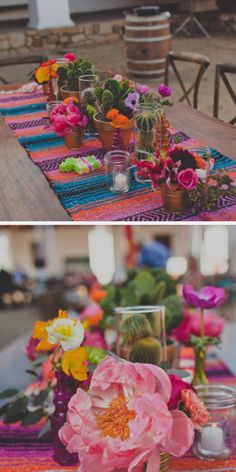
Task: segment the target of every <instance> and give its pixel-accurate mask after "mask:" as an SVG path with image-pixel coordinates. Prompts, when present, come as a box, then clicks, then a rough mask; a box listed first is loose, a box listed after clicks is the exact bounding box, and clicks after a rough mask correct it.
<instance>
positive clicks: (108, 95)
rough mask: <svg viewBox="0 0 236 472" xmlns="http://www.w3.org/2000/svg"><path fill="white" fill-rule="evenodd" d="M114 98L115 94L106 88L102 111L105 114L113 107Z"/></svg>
mask: <svg viewBox="0 0 236 472" xmlns="http://www.w3.org/2000/svg"><path fill="white" fill-rule="evenodd" d="M113 100H114V95H113V93H112V92H111V90H104V92H103V94H102V111H103V113H104V114H105V115H106V114H107V113H108V111H109V110H110V109H111V108H112V104H113Z"/></svg>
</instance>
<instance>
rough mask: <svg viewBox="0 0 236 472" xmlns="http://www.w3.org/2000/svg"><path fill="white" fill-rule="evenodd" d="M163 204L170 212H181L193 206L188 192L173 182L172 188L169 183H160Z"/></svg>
mask: <svg viewBox="0 0 236 472" xmlns="http://www.w3.org/2000/svg"><path fill="white" fill-rule="evenodd" d="M160 191H161V196H162V200H163V206H164V208H165V209H166V211H168V212H169V213H180V212H181V211H185V210H187V209H188V208H191V203H190V200H189V196H188V192H187V191H186V190H182V189H181V188H180V187H179V186H178V185H177V184H172V185H171V188H169V187H167V185H165V184H162V185H160Z"/></svg>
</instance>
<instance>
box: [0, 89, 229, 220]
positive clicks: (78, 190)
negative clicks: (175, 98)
mask: <svg viewBox="0 0 236 472" xmlns="http://www.w3.org/2000/svg"><path fill="white" fill-rule="evenodd" d="M0 115H2V116H3V117H5V120H6V123H7V124H8V125H9V126H10V128H11V130H12V132H13V133H14V134H15V136H16V137H17V139H18V141H19V142H20V144H21V145H22V146H23V147H24V148H25V149H26V150H27V152H28V155H29V157H30V158H31V159H32V160H33V162H34V163H35V164H36V165H37V166H39V167H40V169H41V170H42V172H43V174H44V175H45V177H46V178H47V179H48V181H49V183H50V185H51V187H52V188H53V190H54V192H55V193H56V195H57V197H58V199H59V200H60V202H61V204H62V206H63V207H64V208H65V210H66V211H67V212H68V213H69V215H70V216H71V218H72V220H74V221H120V220H122V221H124V220H126V221H181V220H210V219H214V220H225V221H226V220H228V221H230V220H236V196H235V197H227V198H225V199H223V200H222V201H221V202H220V209H219V210H218V211H217V212H213V213H207V212H201V213H200V214H198V215H194V216H193V215H192V213H191V212H190V211H187V212H183V213H180V214H170V213H168V212H166V211H165V210H164V208H163V207H162V200H161V195H160V192H157V193H154V192H153V190H152V189H151V186H150V184H149V183H145V184H140V183H138V182H137V181H136V180H135V178H134V176H133V177H132V179H131V187H130V191H129V192H128V193H126V194H112V193H111V192H110V191H108V190H107V188H106V182H105V173H104V169H102V170H100V171H95V172H93V173H91V174H87V175H83V176H78V174H76V173H74V172H69V173H62V172H60V171H59V165H60V163H61V162H62V161H63V160H64V159H65V158H66V157H69V156H73V157H80V156H86V155H89V154H94V155H95V156H96V157H98V158H99V159H103V155H104V153H103V150H102V148H101V144H100V142H99V141H98V138H97V136H96V135H91V134H86V135H85V139H84V145H83V147H81V148H80V149H79V150H76V151H71V150H68V149H67V148H66V147H65V144H64V140H63V138H59V137H57V136H56V135H55V134H54V133H53V132H52V131H51V130H50V129H49V127H48V126H46V125H47V120H46V117H47V112H46V103H45V97H44V95H43V94H42V93H41V91H40V90H38V91H37V92H34V93H32V92H30V93H29V92H27V93H26V92H22V91H14V92H12V93H9V92H8V93H5V94H4V93H1V95H0ZM171 140H172V142H173V143H174V142H178V143H183V144H184V145H185V146H186V147H188V148H193V147H194V148H195V149H197V150H198V151H199V153H201V149H204V146H203V144H202V143H200V142H199V141H197V140H195V139H193V138H190V137H189V136H187V135H186V134H185V133H183V132H178V131H176V130H172V137H171ZM129 151H130V152H131V153H133V152H134V143H131V144H130V148H129ZM211 152H212V156H213V157H214V158H215V168H216V169H227V170H228V172H229V174H230V175H231V177H232V178H233V179H234V180H235V181H236V163H235V162H234V161H233V160H231V159H229V158H228V157H226V156H223V155H222V154H220V153H219V152H217V151H216V150H214V149H212V150H211ZM9 159H10V156H9ZM19 204H20V203H19ZM48 204H49V205H50V202H48Z"/></svg>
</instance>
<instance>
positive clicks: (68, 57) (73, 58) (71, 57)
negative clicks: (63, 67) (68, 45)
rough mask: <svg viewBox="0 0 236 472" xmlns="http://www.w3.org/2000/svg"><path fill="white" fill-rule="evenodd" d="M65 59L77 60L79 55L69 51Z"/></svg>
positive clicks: (69, 60)
mask: <svg viewBox="0 0 236 472" xmlns="http://www.w3.org/2000/svg"><path fill="white" fill-rule="evenodd" d="M64 59H66V60H67V61H68V62H73V61H76V59H77V56H76V55H75V54H73V52H68V53H67V54H65V55H64Z"/></svg>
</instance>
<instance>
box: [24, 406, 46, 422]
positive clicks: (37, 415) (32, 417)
mask: <svg viewBox="0 0 236 472" xmlns="http://www.w3.org/2000/svg"><path fill="white" fill-rule="evenodd" d="M44 416H45V413H44V411H43V409H42V408H41V409H40V410H37V411H34V412H32V413H30V414H29V415H27V416H26V417H25V418H24V419H23V420H22V422H21V424H22V426H29V425H31V424H35V423H38V421H40V420H41V419H42V418H43V417H44Z"/></svg>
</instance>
